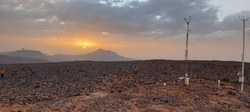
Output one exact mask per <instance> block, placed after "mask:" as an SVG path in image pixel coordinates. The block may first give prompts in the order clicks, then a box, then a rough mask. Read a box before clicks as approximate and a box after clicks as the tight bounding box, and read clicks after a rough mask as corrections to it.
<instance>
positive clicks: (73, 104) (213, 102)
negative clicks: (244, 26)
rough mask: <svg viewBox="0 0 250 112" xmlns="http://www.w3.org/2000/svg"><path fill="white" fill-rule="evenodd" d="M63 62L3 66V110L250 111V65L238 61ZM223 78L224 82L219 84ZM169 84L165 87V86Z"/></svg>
mask: <svg viewBox="0 0 250 112" xmlns="http://www.w3.org/2000/svg"><path fill="white" fill-rule="evenodd" d="M187 64H188V73H189V77H190V85H188V86H185V85H184V84H183V80H179V79H178V78H179V77H181V76H184V74H185V72H184V68H185V67H184V65H185V63H184V62H183V61H167V60H152V61H132V62H91V61H83V62H63V63H45V64H11V65H0V67H3V68H5V69H6V70H7V71H6V73H5V78H6V79H0V112H36V111H41V112H45V111H58V112H60V111H61V112H67V111H68V112H69V111H80V112H85V111H90V112H94V111H107V112H111V111H120V112H127V111H130V112H140V111H143V112H163V111H164V112H168V111H169V112H174V111H175V112H182V111H183V112H186V111H190V112H193V111H202V112H217V111H229V112H244V111H245V112H250V86H249V81H250V78H249V76H250V75H249V74H250V64H249V63H246V64H245V82H246V83H245V84H244V87H245V88H244V92H239V90H240V84H239V83H237V80H238V77H237V75H236V74H237V72H238V71H240V70H241V63H239V62H220V61H189V62H188V63H187ZM218 80H221V86H220V87H218ZM164 83H166V86H164V85H163V84H164Z"/></svg>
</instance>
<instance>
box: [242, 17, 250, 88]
mask: <svg viewBox="0 0 250 112" xmlns="http://www.w3.org/2000/svg"><path fill="white" fill-rule="evenodd" d="M248 19H249V18H247V19H245V17H244V15H243V17H242V18H241V20H242V21H243V52H242V69H241V70H242V71H241V75H242V77H241V78H242V79H241V89H240V91H241V92H242V91H243V86H244V61H245V60H244V55H245V28H246V25H245V24H246V21H248Z"/></svg>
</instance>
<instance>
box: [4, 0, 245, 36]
mask: <svg viewBox="0 0 250 112" xmlns="http://www.w3.org/2000/svg"><path fill="white" fill-rule="evenodd" d="M218 11H219V9H218V7H214V6H212V5H209V4H208V3H207V2H206V0H15V1H10V0H1V1H0V34H1V35H0V36H7V37H56V36H60V37H64V36H69V35H71V34H85V33H92V34H99V35H102V33H103V32H107V33H108V34H109V36H112V35H113V36H114V35H116V36H117V35H119V36H122V37H127V38H132V37H134V38H136V37H137V38H139V37H141V38H143V37H157V38H160V37H170V36H175V35H180V34H183V33H185V31H186V30H185V28H186V26H185V25H186V23H185V21H184V20H183V19H184V18H186V17H189V16H192V21H191V26H190V27H191V30H192V34H193V35H207V34H209V33H214V32H217V31H227V30H236V29H235V28H233V27H234V26H235V25H234V24H232V23H235V24H236V23H237V24H238V22H239V20H238V19H237V18H236V19H235V17H236V16H238V14H235V15H230V16H227V17H225V18H224V20H223V21H222V22H219V21H218V17H217V12H218ZM247 14H248V13H247Z"/></svg>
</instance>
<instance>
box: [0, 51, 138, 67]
mask: <svg viewBox="0 0 250 112" xmlns="http://www.w3.org/2000/svg"><path fill="white" fill-rule="evenodd" d="M85 60H90V61H132V60H133V59H130V58H126V57H123V56H120V55H119V54H117V53H115V52H113V51H109V50H103V49H98V50H96V51H94V52H90V53H87V54H80V55H63V54H56V55H47V54H44V53H42V52H40V51H36V50H25V49H22V50H17V51H12V52H3V53H0V64H10V63H46V62H65V61H85Z"/></svg>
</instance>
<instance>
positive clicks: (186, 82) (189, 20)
mask: <svg viewBox="0 0 250 112" xmlns="http://www.w3.org/2000/svg"><path fill="white" fill-rule="evenodd" d="M184 21H186V23H187V36H186V50H185V72H186V74H185V84H186V85H188V84H189V78H188V70H187V60H188V36H189V32H190V30H189V23H190V22H191V16H189V19H186V18H184Z"/></svg>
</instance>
